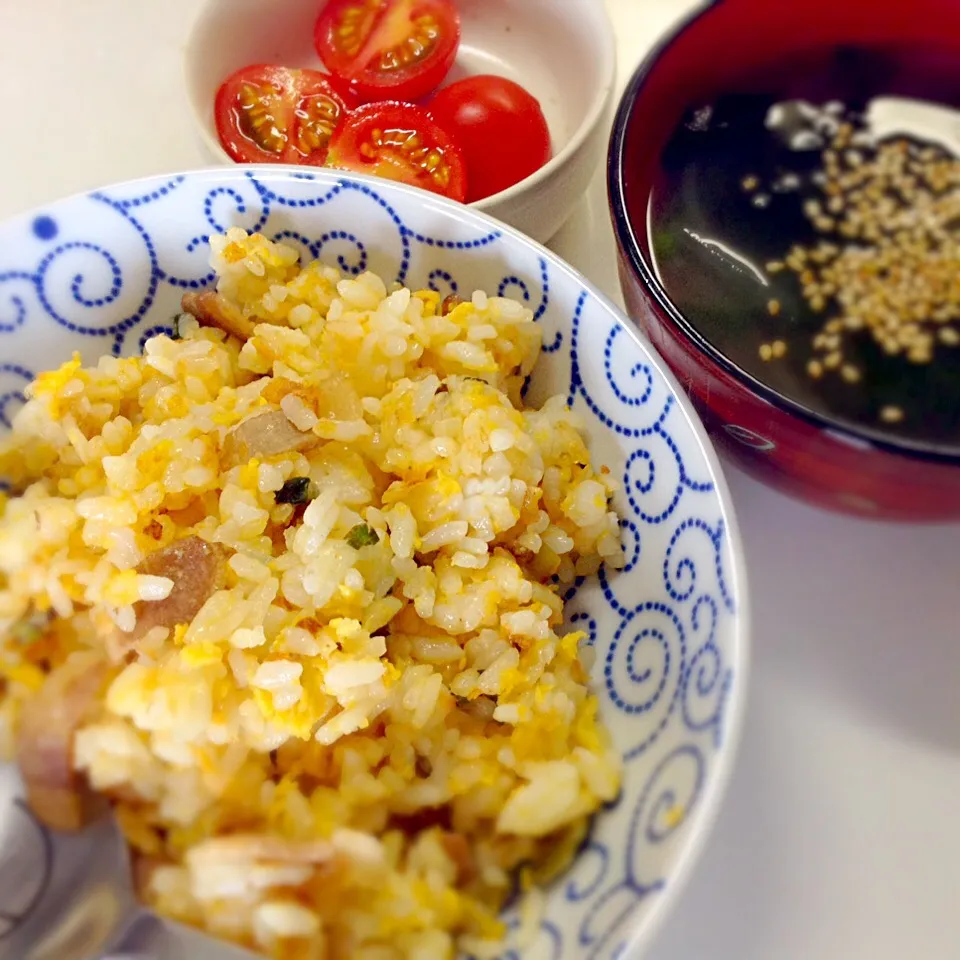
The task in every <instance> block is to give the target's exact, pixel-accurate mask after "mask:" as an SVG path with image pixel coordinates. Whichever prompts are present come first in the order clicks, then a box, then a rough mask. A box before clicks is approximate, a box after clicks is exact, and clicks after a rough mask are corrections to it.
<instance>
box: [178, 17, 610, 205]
mask: <svg viewBox="0 0 960 960" xmlns="http://www.w3.org/2000/svg"><path fill="white" fill-rule="evenodd" d="M458 7H459V9H460V12H461V17H462V21H463V37H462V42H461V47H460V53H459V56H458V58H457V63H456V64H455V66H454V68H453V70H452V71H451V73H450V76H449V78H448V81H447V82H453V81H455V80H459V79H462V78H463V77H465V76H475V75H477V74H481V73H493V74H497V75H500V76H504V77H508V78H509V79H511V80H514V81H516V82H517V83H519V84H521V85H522V86H523V87H525V88H526V89H527V90H529V91H530V93H531V94H533V96H535V97H536V98H537V99H538V100H539V101H540V104H541V107H542V108H543V112H544V116H545V117H546V119H547V124H548V126H549V128H550V136H551V141H552V145H553V154H554V158H557V157H559V156H560V155H561V154H562V153H563V152H564V150H565V148H566V147H567V146H568V145H570V144H571V143H572V141H573V140H574V139H575V138H576V135H577V133H578V131H580V130H581V128H583V127H584V126H585V125H588V124H590V123H591V122H592V120H593V119H594V114H595V112H596V111H597V110H598V109H599V103H600V101H601V99H602V96H603V93H604V90H605V87H606V86H608V85H609V78H608V74H609V73H610V72H611V70H612V65H611V63H610V58H609V51H608V49H607V41H608V39H609V38H608V36H607V33H608V30H609V27H608V24H607V23H606V20H605V13H604V11H603V4H602V3H601V2H600V0H459V3H458ZM319 8H320V4H318V2H317V0H208V2H207V5H206V7H205V8H204V9H203V11H202V12H201V14H200V16H199V18H198V19H197V21H196V24H195V26H194V29H193V32H192V35H191V37H190V39H189V42H188V44H187V48H186V53H185V61H184V67H185V77H186V88H187V97H188V99H189V101H190V105H191V109H192V111H193V114H194V117H195V118H196V121H197V125H198V127H199V130H200V133H201V135H202V136H203V138H204V141H205V143H206V145H207V147H208V148H209V150H210V151H211V153H212V155H213V157H214V158H216V159H217V160H218V161H221V162H226V163H232V162H233V161H232V160H231V159H230V157H229V156H228V155H227V154H226V152H225V151H224V150H223V149H222V148H221V146H220V142H219V140H218V138H217V131H216V126H215V124H214V117H213V101H214V97H215V95H216V92H217V89H218V88H219V86H220V84H221V83H222V82H223V80H224V79H225V78H226V77H228V76H229V75H230V74H231V73H233V72H234V71H236V70H239V69H240V68H241V67H244V66H246V65H248V64H252V63H275V64H283V65H285V66H292V67H310V68H314V69H323V67H322V64H321V62H320V59H319V57H318V56H317V53H316V51H315V50H314V47H313V26H314V22H315V21H316V18H317V14H318V10H319ZM494 149H500V147H494ZM531 179H533V178H531ZM480 203H481V205H482V204H483V201H481V202H480Z"/></svg>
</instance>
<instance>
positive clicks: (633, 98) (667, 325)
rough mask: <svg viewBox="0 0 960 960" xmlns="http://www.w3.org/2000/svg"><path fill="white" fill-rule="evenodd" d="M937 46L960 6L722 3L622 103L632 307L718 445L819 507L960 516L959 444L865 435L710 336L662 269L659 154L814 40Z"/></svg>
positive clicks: (614, 179) (652, 62)
mask: <svg viewBox="0 0 960 960" xmlns="http://www.w3.org/2000/svg"><path fill="white" fill-rule="evenodd" d="M892 42H896V43H898V44H908V43H919V44H932V45H936V46H937V47H939V48H940V49H941V50H942V49H944V48H946V49H947V50H948V51H950V52H955V54H956V57H957V63H958V68H957V69H958V73H960V2H958V0H911V2H910V3H904V2H896V3H893V2H891V3H876V2H871V0H776V2H772V3H763V2H757V0H717V2H715V3H714V4H713V5H712V6H710V7H708V8H707V9H706V10H704V11H702V12H700V13H698V14H696V15H695V16H693V17H692V18H691V19H690V20H688V21H687V22H686V23H685V24H683V25H682V26H681V27H680V28H679V29H677V30H676V32H674V33H673V34H672V35H671V36H670V37H668V38H667V39H666V40H665V41H664V42H663V43H662V44H661V45H660V46H659V48H657V49H656V50H654V51H653V52H652V53H651V54H650V56H649V57H648V58H647V59H646V61H645V62H644V63H643V64H641V66H640V68H639V69H638V70H637V72H636V74H635V75H634V77H633V79H632V80H631V82H630V83H629V84H628V86H627V89H626V91H625V93H624V95H623V98H622V100H621V102H620V107H619V110H618V113H617V118H616V122H615V125H614V131H613V137H612V140H611V144H610V157H609V172H608V178H609V184H608V185H609V191H610V204H611V209H612V214H613V221H614V229H615V232H616V235H617V243H618V246H619V254H620V281H621V285H622V287H623V293H624V297H625V299H626V303H627V309H628V311H629V313H630V315H631V316H632V317H633V319H634V320H635V321H636V322H637V323H638V324H639V325H640V326H641V327H642V328H643V330H644V331H645V332H646V334H647V336H648V337H649V338H650V340H651V341H652V342H653V344H654V345H655V346H656V348H657V349H658V350H659V351H660V353H661V354H663V356H664V358H665V359H666V360H667V362H668V363H669V364H670V366H671V367H672V368H673V370H674V372H675V373H676V374H677V376H678V378H679V379H680V381H681V383H682V384H683V385H684V387H685V388H686V389H687V391H688V392H689V394H690V396H691V397H692V399H693V401H694V403H695V404H696V406H697V408H698V409H699V411H700V414H701V416H702V417H703V420H704V422H705V423H706V426H707V428H708V430H710V432H711V434H712V435H713V437H714V439H715V440H716V441H717V443H718V445H719V446H720V447H721V448H722V449H723V450H724V451H725V452H726V453H727V454H728V455H730V456H731V457H732V458H733V459H734V461H735V462H737V463H738V464H739V465H740V466H742V467H744V468H746V469H747V470H748V471H749V472H750V473H752V474H754V475H755V476H757V477H758V478H759V479H761V480H763V481H765V482H768V483H770V484H771V485H773V486H775V487H778V488H780V489H781V490H783V491H784V492H787V493H790V494H792V495H794V496H797V497H799V498H801V499H803V500H806V501H808V502H810V503H814V504H818V505H820V506H824V507H827V508H830V509H834V510H838V511H841V512H844V513H856V514H859V515H861V516H875V517H880V518H885V519H896V520H927V521H934V520H943V519H947V518H958V517H960V444H958V446H957V448H956V449H953V450H950V449H947V450H944V449H943V448H939V449H934V448H932V447H929V446H926V445H924V444H922V443H913V442H910V441H909V440H899V439H896V438H893V437H884V436H883V435H878V434H877V432H875V431H871V430H868V429H866V428H865V429H864V430H863V431H858V430H854V429H851V428H850V427H849V426H847V425H844V424H841V423H839V422H834V421H831V420H830V419H829V418H827V417H824V416H822V415H820V414H817V413H814V412H813V411H811V410H809V409H808V408H806V407H805V406H803V405H802V404H800V403H798V402H795V401H793V400H791V399H790V398H788V397H786V396H784V395H782V394H780V393H777V392H776V391H775V390H772V389H770V388H769V387H767V386H765V385H764V384H762V383H761V382H759V381H758V380H756V379H755V378H754V377H752V376H751V375H749V374H748V373H746V372H745V371H744V370H742V369H741V368H740V367H738V366H737V365H736V364H734V363H733V362H732V361H731V360H730V359H729V358H728V357H726V356H725V355H724V354H722V353H721V352H720V351H718V350H717V349H716V348H715V347H713V346H712V345H711V344H710V343H709V342H707V340H705V339H704V338H703V337H702V336H700V335H699V334H698V332H697V331H696V330H695V329H694V328H693V326H692V325H691V324H690V322H689V321H688V320H687V319H686V318H685V317H684V316H683V315H682V314H681V313H680V312H679V310H677V308H676V307H675V306H674V305H673V303H672V302H671V301H670V298H669V297H668V296H667V294H666V291H665V290H664V289H663V287H662V286H661V285H660V283H659V282H658V280H657V278H656V274H655V272H654V269H653V263H652V258H651V256H650V249H649V244H648V238H647V230H646V223H647V204H648V200H649V197H650V191H651V188H652V185H653V182H654V179H655V175H656V171H657V165H658V159H659V154H660V151H661V150H662V149H663V146H664V145H665V144H666V142H667V140H668V138H669V137H670V134H671V132H672V131H673V129H674V128H675V126H676V124H677V123H678V122H679V120H680V118H681V116H682V115H683V113H684V111H685V109H686V108H687V107H689V106H690V105H691V104H692V103H694V102H696V101H699V100H708V99H709V98H710V97H711V96H712V95H715V94H716V93H717V92H718V91H720V90H722V89H723V88H724V87H725V86H727V85H728V84H730V83H732V82H733V81H734V80H735V78H736V77H738V76H741V75H742V74H743V73H744V72H745V71H746V70H750V71H751V72H752V71H753V70H754V69H763V68H765V67H768V66H773V65H775V64H776V63H777V62H778V61H781V60H782V59H783V58H785V57H787V56H790V55H793V54H795V53H799V52H801V51H804V50H809V49H810V48H811V47H812V48H816V47H823V46H832V45H836V44H841V43H857V44H869V45H873V44H884V43H892Z"/></svg>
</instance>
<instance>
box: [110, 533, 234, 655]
mask: <svg viewBox="0 0 960 960" xmlns="http://www.w3.org/2000/svg"><path fill="white" fill-rule="evenodd" d="M137 572H138V573H143V574H147V575H148V576H152V577H167V578H169V579H170V580H172V581H173V589H172V590H171V591H170V594H169V596H167V598H166V599H164V600H141V601H140V602H139V603H137V604H136V605H135V607H134V610H135V612H136V615H137V622H136V625H135V626H134V628H133V630H131V631H130V632H129V633H125V632H123V631H122V630H120V629H119V628H118V629H116V630H114V632H113V635H112V636H111V637H110V638H109V640H108V641H107V646H108V650H109V652H110V655H111V657H112V658H113V659H114V660H116V661H119V660H122V659H123V658H124V657H125V656H126V654H127V653H128V652H129V651H130V650H131V649H133V648H134V646H135V645H136V644H137V642H138V641H139V640H141V639H143V637H145V636H146V635H147V634H148V633H149V632H150V631H151V630H152V629H153V628H154V627H168V628H172V627H175V626H177V625H178V624H181V623H190V621H191V620H193V618H194V617H195V616H196V615H197V613H199V611H200V608H201V607H202V606H203V605H204V604H205V603H206V602H207V600H209V599H210V597H211V596H213V594H214V593H216V591H217V590H222V589H223V587H224V586H226V577H227V551H226V549H225V548H224V547H222V546H220V544H218V543H207V541H206V540H202V539H201V538H200V537H197V536H190V537H184V538H183V539H182V540H175V541H174V542H173V543H171V544H170V545H169V546H166V547H163V548H162V549H160V550H156V551H154V552H153V553H151V554H149V555H148V556H147V558H146V559H145V560H144V561H143V563H141V564H140V566H139V567H137Z"/></svg>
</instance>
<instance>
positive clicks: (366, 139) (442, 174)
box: [327, 101, 467, 203]
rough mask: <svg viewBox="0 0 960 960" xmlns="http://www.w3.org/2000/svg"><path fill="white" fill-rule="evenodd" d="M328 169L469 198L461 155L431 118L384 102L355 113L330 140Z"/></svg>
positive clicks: (415, 109)
mask: <svg viewBox="0 0 960 960" xmlns="http://www.w3.org/2000/svg"><path fill="white" fill-rule="evenodd" d="M327 166H329V167H334V168H335V169H338V170H352V171H354V172H355V173H367V174H372V175H373V176H378V177H384V178H386V179H388V180H397V181H399V182H401V183H407V184H410V185H411V186H414V187H420V188H421V189H423V190H430V191H432V192H433V193H439V194H441V195H442V196H445V197H450V198H451V199H452V200H459V201H460V202H461V203H462V202H463V201H464V199H465V198H466V196H467V170H466V164H465V163H464V161H463V152H462V151H461V149H460V147H459V145H458V144H457V142H456V141H455V139H454V138H453V137H451V136H450V134H449V133H447V132H446V131H445V130H444V129H443V128H442V127H440V126H438V125H437V123H436V122H435V121H434V120H433V118H432V117H431V116H430V114H429V113H427V111H426V110H424V109H423V108H421V107H417V106H414V105H413V104H410V103H399V102H391V101H385V102H383V103H371V104H367V105H365V106H363V107H360V108H358V109H357V110H355V111H353V113H351V114H350V116H348V117H347V119H346V120H345V121H344V123H343V124H342V126H341V127H340V128H339V129H338V130H337V132H336V133H335V134H334V135H333V138H332V139H331V141H330V148H329V151H328V153H327Z"/></svg>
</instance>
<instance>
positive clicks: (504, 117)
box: [428, 75, 551, 203]
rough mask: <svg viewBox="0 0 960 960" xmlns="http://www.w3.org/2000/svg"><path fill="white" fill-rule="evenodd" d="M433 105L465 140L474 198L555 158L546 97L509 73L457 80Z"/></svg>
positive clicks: (470, 198) (442, 120) (471, 197)
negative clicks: (542, 103)
mask: <svg viewBox="0 0 960 960" xmlns="http://www.w3.org/2000/svg"><path fill="white" fill-rule="evenodd" d="M428 109H429V111H430V113H431V114H432V115H433V116H434V118H435V119H436V121H437V123H438V124H440V126H442V127H443V128H444V129H445V130H447V131H448V132H449V133H450V134H451V135H452V136H453V137H454V138H455V139H456V141H457V143H459V144H460V148H461V150H462V151H463V155H464V159H465V160H466V164H467V181H468V188H469V193H468V195H467V200H468V202H471V203H472V202H473V201H475V200H482V199H484V197H489V196H492V195H493V194H495V193H500V191H501V190H506V189H507V188H508V187H512V186H513V185H514V184H515V183H519V182H520V181H521V180H525V179H526V178H527V177H529V176H530V175H531V174H532V173H535V172H536V171H537V170H539V169H540V168H541V167H542V166H543V165H544V164H545V163H547V161H548V160H549V159H550V156H551V148H550V130H549V129H548V127H547V121H546V118H545V117H544V115H543V110H541V109H540V102H539V101H538V100H537V99H536V98H535V97H533V96H532V95H531V94H529V93H528V92H527V91H526V90H524V88H523V87H521V86H520V84H518V83H514V82H513V81H512V80H508V79H506V77H494V76H487V75H483V76H478V77H467V78H466V79H465V80H460V81H458V82H457V83H452V84H450V86H449V87H444V88H443V89H442V90H440V91H439V92H438V93H437V95H436V96H435V97H434V98H433V99H432V100H431V101H430V103H429V105H428Z"/></svg>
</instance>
